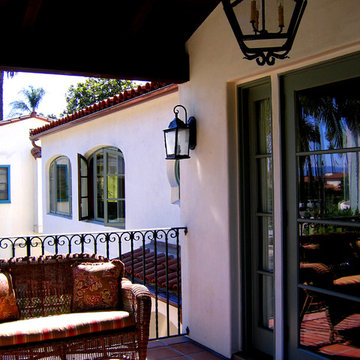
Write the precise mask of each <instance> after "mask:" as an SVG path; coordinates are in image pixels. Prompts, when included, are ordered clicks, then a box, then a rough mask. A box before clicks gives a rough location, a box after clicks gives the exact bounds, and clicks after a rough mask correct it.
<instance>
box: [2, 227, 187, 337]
mask: <svg viewBox="0 0 360 360" xmlns="http://www.w3.org/2000/svg"><path fill="white" fill-rule="evenodd" d="M186 233H187V228H185V227H172V228H166V229H147V230H126V231H117V232H98V233H77V234H52V235H49V234H48V235H31V236H18V237H3V238H0V258H12V257H24V256H39V255H47V254H72V253H90V254H98V255H102V256H105V257H107V258H109V259H116V258H117V259H120V260H122V261H123V262H124V263H125V275H126V276H127V277H128V278H129V279H130V280H131V281H132V282H137V283H141V284H144V285H145V286H147V287H148V288H149V289H150V291H151V293H152V295H153V304H152V305H153V310H152V312H153V313H152V324H151V332H150V337H151V338H152V339H159V338H163V337H171V336H178V335H183V334H184V331H183V329H182V321H181V306H182V302H181V245H180V235H181V234H186Z"/></svg>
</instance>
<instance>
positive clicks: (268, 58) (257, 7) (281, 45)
mask: <svg viewBox="0 0 360 360" xmlns="http://www.w3.org/2000/svg"><path fill="white" fill-rule="evenodd" d="M284 2H286V7H285V6H284ZM222 3H223V6H224V11H225V14H226V16H227V18H228V21H229V23H230V25H231V28H232V30H233V32H234V35H235V37H236V40H237V41H238V43H239V46H240V49H241V51H242V52H243V53H244V55H245V59H248V60H253V59H256V62H257V63H258V64H259V65H265V64H268V65H274V63H275V59H285V58H287V57H288V56H287V54H288V53H289V51H290V50H291V47H292V45H293V42H294V39H295V35H296V32H297V30H298V28H299V25H300V21H301V18H302V16H303V14H304V11H305V7H306V5H307V0H277V7H276V6H273V5H272V4H276V1H274V2H269V1H268V0H222ZM265 4H266V5H269V6H268V7H267V8H266V7H265ZM246 13H248V14H249V15H250V21H249V22H248V23H241V21H240V19H241V18H244V14H246ZM250 44H251V45H250Z"/></svg>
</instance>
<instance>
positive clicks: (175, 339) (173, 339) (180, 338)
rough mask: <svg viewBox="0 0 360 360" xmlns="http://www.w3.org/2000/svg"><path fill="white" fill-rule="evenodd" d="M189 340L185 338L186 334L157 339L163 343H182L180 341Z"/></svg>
mask: <svg viewBox="0 0 360 360" xmlns="http://www.w3.org/2000/svg"><path fill="white" fill-rule="evenodd" d="M190 341H191V340H189V338H187V337H186V336H175V337H171V338H167V339H161V340H158V342H160V343H162V344H164V345H173V344H182V343H188V342H190Z"/></svg>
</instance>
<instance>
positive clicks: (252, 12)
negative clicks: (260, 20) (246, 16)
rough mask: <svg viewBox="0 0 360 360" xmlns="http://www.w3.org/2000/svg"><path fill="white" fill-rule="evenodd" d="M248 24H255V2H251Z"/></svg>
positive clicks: (253, 0) (252, 0) (254, 0)
mask: <svg viewBox="0 0 360 360" xmlns="http://www.w3.org/2000/svg"><path fill="white" fill-rule="evenodd" d="M250 22H253V23H255V22H256V0H251V13H250Z"/></svg>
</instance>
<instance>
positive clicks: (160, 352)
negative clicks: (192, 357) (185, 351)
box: [147, 347, 179, 360]
mask: <svg viewBox="0 0 360 360" xmlns="http://www.w3.org/2000/svg"><path fill="white" fill-rule="evenodd" d="M177 357H179V353H177V352H175V351H173V350H171V349H170V348H168V347H160V348H154V349H148V352H147V360H166V359H174V358H177Z"/></svg>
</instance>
